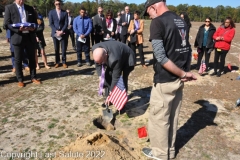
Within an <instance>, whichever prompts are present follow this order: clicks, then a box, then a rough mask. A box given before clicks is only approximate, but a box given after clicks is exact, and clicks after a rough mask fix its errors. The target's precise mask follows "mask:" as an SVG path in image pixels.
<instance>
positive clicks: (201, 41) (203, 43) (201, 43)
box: [194, 17, 216, 71]
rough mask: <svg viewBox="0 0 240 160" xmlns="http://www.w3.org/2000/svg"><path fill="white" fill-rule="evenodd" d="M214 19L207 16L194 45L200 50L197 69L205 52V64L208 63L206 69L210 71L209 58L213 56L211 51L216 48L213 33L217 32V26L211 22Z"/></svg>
mask: <svg viewBox="0 0 240 160" xmlns="http://www.w3.org/2000/svg"><path fill="white" fill-rule="evenodd" d="M211 22H212V19H211V18H210V17H207V18H206V20H205V24H203V25H201V26H200V27H199V30H198V33H197V36H196V39H195V43H194V47H195V48H197V52H198V62H197V67H196V69H197V70H198V69H199V67H200V65H201V61H202V57H203V54H204V53H205V64H206V71H208V65H209V59H210V56H211V52H212V50H213V49H214V40H213V34H214V33H215V32H216V27H215V26H214V25H213V24H212V23H211Z"/></svg>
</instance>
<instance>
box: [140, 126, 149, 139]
mask: <svg viewBox="0 0 240 160" xmlns="http://www.w3.org/2000/svg"><path fill="white" fill-rule="evenodd" d="M138 137H139V138H144V137H147V129H146V127H145V126H144V127H141V128H138Z"/></svg>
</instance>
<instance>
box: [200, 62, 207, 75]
mask: <svg viewBox="0 0 240 160" xmlns="http://www.w3.org/2000/svg"><path fill="white" fill-rule="evenodd" d="M205 70H206V64H205V61H204V60H203V61H202V63H201V66H200V68H199V71H198V73H199V74H203V72H204V71H205Z"/></svg>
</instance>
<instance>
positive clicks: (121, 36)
mask: <svg viewBox="0 0 240 160" xmlns="http://www.w3.org/2000/svg"><path fill="white" fill-rule="evenodd" d="M120 38H121V42H122V43H124V44H126V42H127V38H128V34H126V35H122V34H120Z"/></svg>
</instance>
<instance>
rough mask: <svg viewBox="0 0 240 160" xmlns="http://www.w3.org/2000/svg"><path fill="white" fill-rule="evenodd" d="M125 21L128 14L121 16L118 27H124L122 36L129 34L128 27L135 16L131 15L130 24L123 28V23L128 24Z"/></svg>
mask: <svg viewBox="0 0 240 160" xmlns="http://www.w3.org/2000/svg"><path fill="white" fill-rule="evenodd" d="M125 19H126V14H123V15H121V18H120V20H119V22H118V25H119V26H122V32H121V35H126V34H127V33H128V26H129V24H130V21H131V20H133V19H134V17H133V14H131V13H130V19H129V20H128V23H127V24H126V25H124V26H123V25H122V23H123V22H126V21H125Z"/></svg>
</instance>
